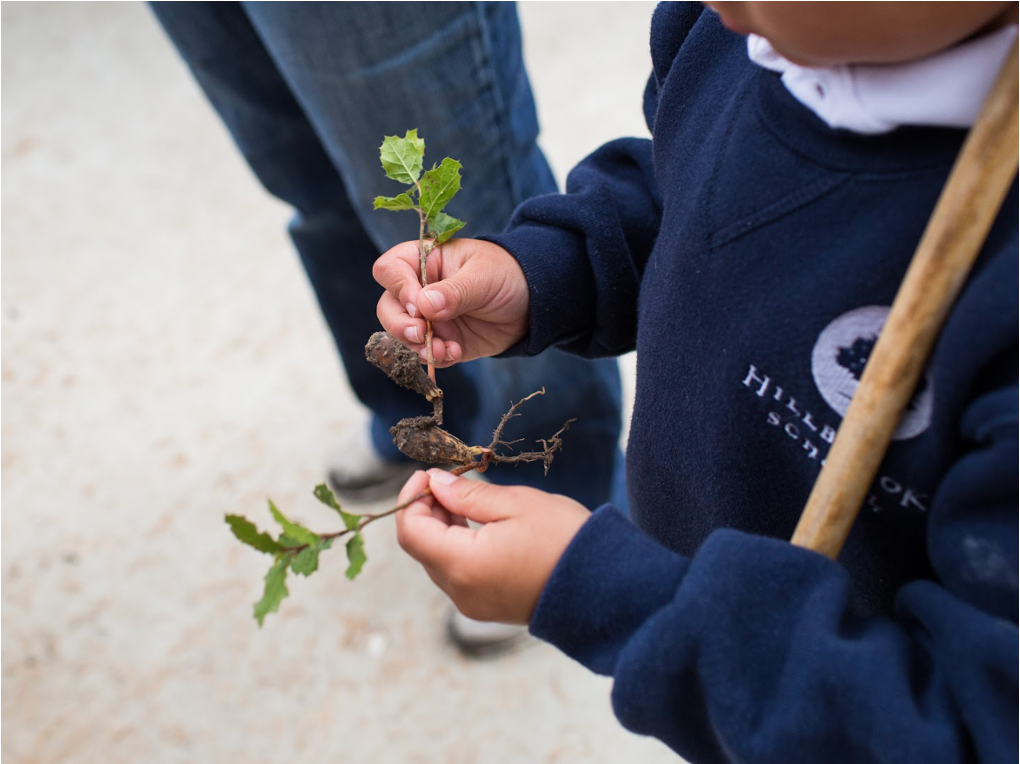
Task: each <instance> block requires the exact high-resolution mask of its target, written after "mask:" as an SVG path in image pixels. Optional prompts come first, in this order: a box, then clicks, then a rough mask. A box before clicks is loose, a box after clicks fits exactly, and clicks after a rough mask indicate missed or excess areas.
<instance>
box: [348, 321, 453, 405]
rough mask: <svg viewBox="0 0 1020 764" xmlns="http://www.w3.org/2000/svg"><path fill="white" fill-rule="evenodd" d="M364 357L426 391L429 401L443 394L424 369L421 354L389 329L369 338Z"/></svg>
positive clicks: (398, 379) (404, 382)
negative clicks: (389, 331)
mask: <svg viewBox="0 0 1020 764" xmlns="http://www.w3.org/2000/svg"><path fill="white" fill-rule="evenodd" d="M365 358H367V359H368V361H369V363H371V364H372V365H373V366H375V367H377V368H378V369H381V370H382V371H383V372H384V373H385V374H386V376H387V377H389V378H390V379H392V380H393V381H394V382H396V383H397V384H398V385H400V386H402V387H406V388H407V389H408V390H414V391H415V392H416V393H420V394H421V395H424V396H425V400H427V401H434V400H435V399H436V398H439V397H442V395H443V392H442V390H440V389H439V388H438V387H437V386H436V383H435V382H433V381H432V380H431V379H429V375H428V374H426V373H425V370H424V369H423V368H422V365H421V359H420V358H419V357H418V354H417V353H415V352H414V351H413V350H411V348H409V347H408V346H407V345H405V344H404V343H403V342H400V341H399V340H398V339H397V338H396V337H394V336H393V335H392V334H390V333H388V332H376V333H375V334H373V335H372V336H371V337H369V338H368V344H367V345H365Z"/></svg>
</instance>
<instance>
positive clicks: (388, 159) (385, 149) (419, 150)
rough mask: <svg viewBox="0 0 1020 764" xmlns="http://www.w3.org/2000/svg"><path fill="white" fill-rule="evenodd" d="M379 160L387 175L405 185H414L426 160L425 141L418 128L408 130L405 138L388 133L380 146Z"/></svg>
mask: <svg viewBox="0 0 1020 764" xmlns="http://www.w3.org/2000/svg"><path fill="white" fill-rule="evenodd" d="M379 160H380V161H381V162H382V166H383V170H385V171H386V177H388V178H392V179H393V180H396V181H399V182H400V183H403V184H404V185H408V186H410V185H413V184H414V183H415V182H416V181H417V180H418V176H419V175H421V170H422V164H423V162H424V160H425V141H423V140H422V139H421V138H419V137H418V131H417V130H408V131H407V134H406V135H405V136H404V137H403V138H398V137H397V136H395V135H387V136H386V137H385V138H383V142H382V146H380V147H379Z"/></svg>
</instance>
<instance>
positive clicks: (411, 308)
mask: <svg viewBox="0 0 1020 764" xmlns="http://www.w3.org/2000/svg"><path fill="white" fill-rule="evenodd" d="M404 307H405V308H406V309H407V315H409V316H410V317H411V318H418V306H417V305H415V304H414V303H413V302H409V303H407V305H405V306H404Z"/></svg>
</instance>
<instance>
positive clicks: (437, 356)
mask: <svg viewBox="0 0 1020 764" xmlns="http://www.w3.org/2000/svg"><path fill="white" fill-rule="evenodd" d="M432 330H433V332H435V331H436V326H435V325H434V324H433V326H432ZM415 350H417V351H418V357H419V358H421V362H422V363H428V360H429V356H428V353H427V352H426V350H425V346H424V345H420V346H416V347H415ZM463 355H464V352H463V351H462V350H461V347H460V343H458V342H453V341H451V340H443V339H440V338H439V335H438V334H433V335H432V356H433V360H434V361H435V362H436V366H438V367H439V368H441V369H445V368H446V367H448V366H453V365H454V364H455V363H459V362H460V360H461V358H462V357H463Z"/></svg>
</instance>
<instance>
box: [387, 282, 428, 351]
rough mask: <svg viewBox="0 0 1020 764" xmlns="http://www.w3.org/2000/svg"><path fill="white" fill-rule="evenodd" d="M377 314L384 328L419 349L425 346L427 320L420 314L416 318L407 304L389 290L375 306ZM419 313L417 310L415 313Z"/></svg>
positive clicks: (408, 344)
mask: <svg viewBox="0 0 1020 764" xmlns="http://www.w3.org/2000/svg"><path fill="white" fill-rule="evenodd" d="M375 315H376V317H377V318H378V319H379V323H380V324H381V325H382V327H383V329H385V330H386V331H388V332H389V333H390V334H392V335H393V336H394V337H396V338H397V339H398V340H400V341H401V342H403V343H404V344H405V345H407V346H408V347H411V348H414V349H418V348H421V347H424V346H423V344H422V343H424V342H425V321H424V320H423V319H422V318H421V316H418V318H414V317H413V316H411V315H410V314H409V313H408V310H407V306H405V305H402V304H401V303H400V301H399V300H398V299H397V298H396V297H394V296H393V295H392V294H391V293H389V292H383V294H382V297H380V298H379V302H378V303H376V306H375ZM415 315H417V312H416V313H415Z"/></svg>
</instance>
